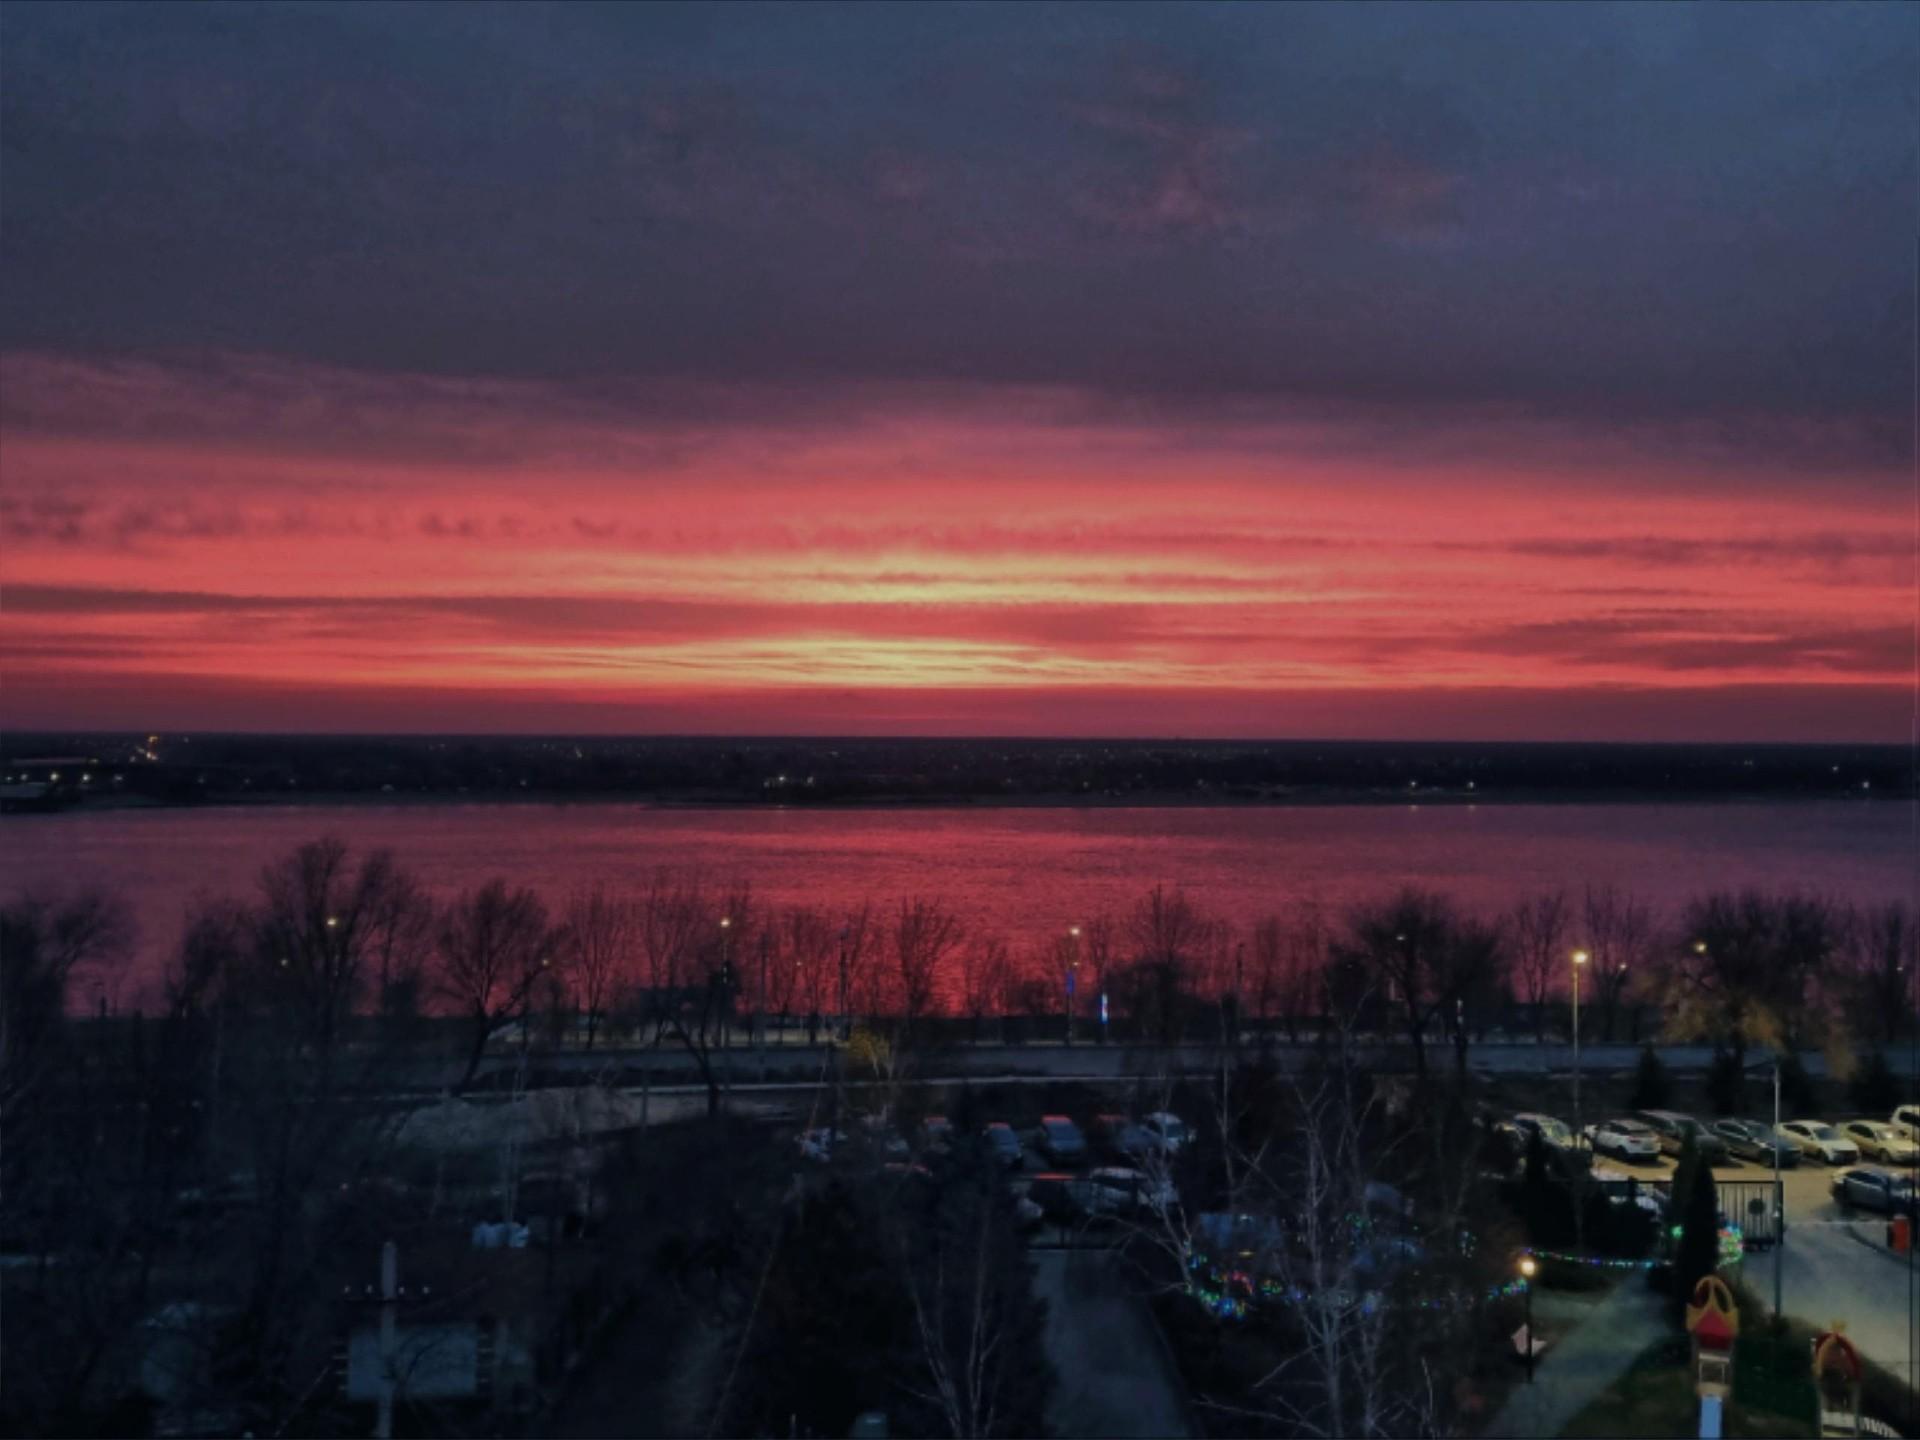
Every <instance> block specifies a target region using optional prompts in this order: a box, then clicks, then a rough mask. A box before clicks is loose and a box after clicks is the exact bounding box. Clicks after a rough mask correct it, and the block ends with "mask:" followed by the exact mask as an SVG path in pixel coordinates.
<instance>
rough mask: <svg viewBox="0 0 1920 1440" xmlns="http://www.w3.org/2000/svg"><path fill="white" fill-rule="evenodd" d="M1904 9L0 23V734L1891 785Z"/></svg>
mask: <svg viewBox="0 0 1920 1440" xmlns="http://www.w3.org/2000/svg"><path fill="white" fill-rule="evenodd" d="M1917 75H1920V9H1916V8H1915V7H1910V6H1881V5H1871V6H1849V5H1835V6H1825V7H1817V8H1815V7H1801V6H1795V5H1761V6H1742V5H1727V6H1712V7H1708V6H1647V5H1626V6H1621V7H1612V6H1607V5H1601V4H1591V5H1580V6H1561V5H1543V6H1539V7H1528V6H1515V5H1500V6H1491V5H1462V6H1451V5H1422V6H1411V7H1410V6H1401V5H1392V4H1386V5H1371V6H1354V7H1335V6H1330V5H1313V6H1306V5H1302V6H1294V7H1248V6H1228V7H1211V6H1206V5H1194V4H1187V5H1180V6H1174V7H1157V6H1152V5H1122V6H1097V5H1086V6H1068V7H1052V6H1045V5H1022V6H969V5H950V6H940V7H910V6H845V7H843V6H836V5H823V4H813V5H806V6H801V7H788V6H750V5H725V6H713V7H697V6H694V7H682V6H673V5H652V6H646V7H635V8H622V7H616V6H612V5H583V6H572V5H558V6H542V7H534V6H499V7H495V6H486V5H477V6H464V7H455V6H387V5H381V4H356V5H335V4H326V5H302V4H280V5H275V6H272V7H264V8H263V7H255V6H251V5H239V6H234V5H217V4H213V5H197V6H191V7H189V6H158V5H137V6H131V7H119V6H114V5H106V4H96V5H84V6H82V5H73V6H63V5H36V6H25V5H14V6H9V7H7V8H6V9H5V10H0V542H3V544H0V723H4V724H6V725H9V726H13V727H17V728H25V727H33V728H41V727H45V728H67V727H73V728H88V729H142V730H146V729H152V730H182V729H189V730H190V729H202V730H206V729H214V730H240V729H250V730H299V731H312V730H346V731H521V732H524V731H529V730H554V731H568V732H577V733H601V732H604V733H655V732H672V733H690V732H714V733H758V734H807V733H822V734H914V733H925V734H940V735H953V734H1022V735H1062V734H1085V735H1101V736H1187V737H1196V738H1197V737H1206V736H1220V737H1274V738H1284V737H1293V736H1302V737H1306V736H1316V737H1317V736H1334V737H1348V738H1380V739H1391V738H1414V737H1431V738H1457V739H1476V738H1478V739H1528V738H1534V739H1605V740H1625V739H1650V740H1761V739H1771V740H1826V739H1831V740H1889V741H1891V740H1900V739H1903V738H1905V736H1906V735H1907V734H1908V729H1909V725H1910V724H1911V716H1912V713H1913V706H1914V697H1915V668H1914V667H1915V654H1916V649H1915V613H1916V599H1920V589H1917V588H1916V576H1915V555H1916V536H1917V535H1920V524H1917V520H1916V516H1917V515H1920V512H1917V511H1916V500H1915V467H1914V441H1915V435H1914V414H1915V409H1914V404H1915V402H1914V395H1915V360H1914V356H1915V310H1916V293H1915V257H1916V240H1915V236H1916V226H1915V219H1916V208H1917V206H1916V200H1917V195H1920V191H1917V189H1916V167H1915V156H1916V132H1917V131H1920V107H1917V105H1916V87H1917V86H1920V81H1917V80H1916V76H1917Z"/></svg>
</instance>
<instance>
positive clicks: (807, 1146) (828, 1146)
mask: <svg viewBox="0 0 1920 1440" xmlns="http://www.w3.org/2000/svg"><path fill="white" fill-rule="evenodd" d="M793 1139H794V1144H796V1145H798V1146H799V1147H800V1153H801V1155H803V1156H804V1157H805V1158H807V1159H808V1160H831V1159H832V1158H833V1152H834V1151H835V1150H837V1149H839V1148H840V1147H841V1146H842V1145H844V1144H846V1141H847V1132H846V1131H844V1130H827V1129H819V1130H802V1131H801V1132H800V1133H799V1134H798V1135H796V1136H794V1137H793Z"/></svg>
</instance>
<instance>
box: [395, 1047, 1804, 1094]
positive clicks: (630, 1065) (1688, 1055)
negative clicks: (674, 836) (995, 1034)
mask: <svg viewBox="0 0 1920 1440" xmlns="http://www.w3.org/2000/svg"><path fill="white" fill-rule="evenodd" d="M1221 1051H1222V1047H1221V1046H1218V1045H1182V1046H1174V1047H1162V1046H1158V1045H1144V1044H1129V1045H1099V1044H1086V1043H1082V1044H1079V1045H1062V1044H1058V1043H1047V1044H1033V1045H1000V1044H983V1045H953V1046H946V1047H942V1048H938V1049H931V1050H928V1051H926V1052H924V1053H922V1054H919V1055H917V1056H916V1057H915V1062H916V1064H917V1066H918V1067H919V1068H920V1069H921V1070H923V1071H929V1072H938V1073H939V1074H941V1075H943V1076H952V1077H955V1078H958V1077H961V1076H965V1077H968V1078H972V1079H980V1078H982V1077H991V1076H1004V1075H1044V1076H1049V1077H1052V1078H1054V1079H1087V1080H1113V1079H1126V1078H1130V1077H1132V1076H1136V1075H1153V1074H1161V1073H1165V1072H1168V1071H1174V1072H1178V1073H1196V1072H1205V1071H1210V1070H1215V1069H1217V1068H1218V1067H1219V1065H1220V1061H1221ZM1242 1053H1243V1054H1247V1055H1267V1056H1271V1057H1272V1059H1273V1060H1274V1061H1275V1062H1276V1063H1277V1064H1279V1065H1280V1066H1282V1067H1283V1068H1287V1069H1298V1068H1301V1067H1303V1066H1305V1065H1306V1064H1307V1063H1309V1062H1310V1061H1311V1060H1312V1059H1313V1058H1314V1057H1315V1056H1316V1055H1317V1054H1318V1053H1319V1052H1318V1050H1317V1049H1316V1047H1315V1046H1313V1045H1312V1044H1309V1043H1305V1042H1302V1043H1299V1044H1288V1043H1286V1042H1276V1043H1273V1044H1271V1045H1267V1046H1262V1045H1259V1044H1256V1043H1255V1042H1254V1041H1253V1040H1251V1039H1249V1040H1248V1042H1247V1043H1246V1045H1245V1046H1244V1047H1243V1050H1242ZM1658 1053H1659V1055H1660V1058H1661V1059H1662V1060H1663V1061H1664V1062H1665V1064H1666V1066H1667V1068H1668V1069H1669V1070H1671V1071H1673V1072H1675V1073H1693V1072H1699V1071H1704V1070H1705V1069H1706V1068H1707V1066H1708V1064H1709V1063H1710V1062H1711V1060H1712V1058H1713V1053H1712V1051H1711V1050H1710V1049H1709V1048H1707V1047H1706V1046H1702V1045H1664V1046H1660V1047H1658ZM520 1058H521V1057H520V1055H519V1054H518V1052H516V1051H511V1050H504V1049H503V1050H498V1051H495V1052H494V1053H493V1054H491V1055H489V1056H488V1057H487V1058H486V1060H485V1061H483V1062H482V1064H481V1068H480V1085H481V1088H483V1089H485V1088H489V1087H491V1088H496V1089H497V1088H499V1087H502V1086H508V1085H511V1084H512V1083H513V1080H514V1076H515V1072H516V1071H518V1070H519V1068H520ZM1358 1058H1359V1059H1360V1060H1361V1062H1362V1063H1364V1064H1366V1065H1367V1066H1369V1067H1370V1068H1373V1069H1376V1070H1386V1071H1396V1072H1405V1071H1408V1070H1411V1069H1412V1051H1411V1050H1410V1049H1409V1048H1408V1047H1407V1046H1406V1045H1404V1044H1402V1043H1399V1042H1397V1041H1381V1042H1375V1043H1368V1044H1364V1045H1362V1046H1361V1047H1359V1050H1358ZM1639 1058H1640V1048H1639V1047H1638V1046H1636V1045H1585V1046H1582V1047H1581V1052H1580V1060H1581V1069H1582V1071H1583V1072H1585V1073H1586V1074H1587V1075H1588V1076H1589V1077H1592V1078H1596V1079H1597V1078H1598V1077H1600V1076H1602V1075H1607V1074H1623V1073H1626V1072H1629V1071H1631V1070H1632V1069H1633V1068H1634V1066H1635V1065H1636V1064H1637V1063H1638V1062H1639ZM713 1061H714V1064H715V1066H716V1068H718V1069H720V1070H722V1071H724V1072H726V1073H729V1074H731V1076H732V1078H733V1080H734V1081H735V1082H736V1083H743V1082H749V1081H755V1080H759V1079H761V1078H765V1079H768V1080H792V1079H797V1078H800V1077H802V1076H805V1075H814V1074H819V1073H821V1072H822V1071H823V1070H825V1069H826V1067H827V1065H828V1063H829V1054H828V1049H827V1047H826V1046H824V1045H807V1044H803V1043H793V1042H783V1043H773V1044H769V1045H767V1046H766V1047H765V1048H764V1049H756V1048H754V1047H753V1046H752V1045H751V1044H750V1043H748V1042H746V1041H744V1040H741V1041H738V1042H736V1043H735V1044H734V1045H733V1046H731V1047H730V1048H728V1049H726V1050H716V1051H715V1052H714V1054H713ZM1801 1061H1802V1063H1803V1064H1804V1065H1805V1066H1806V1069H1807V1072H1808V1073H1809V1074H1811V1075H1815V1076H1819V1075H1824V1074H1825V1073H1826V1057H1825V1056H1824V1055H1821V1054H1819V1053H1818V1052H1809V1053H1807V1054H1805V1055H1803V1056H1801ZM1452 1063H1453V1057H1452V1053H1451V1051H1449V1050H1447V1049H1445V1048H1444V1047H1441V1046H1438V1045H1435V1044H1429V1046H1428V1049H1427V1064H1428V1066H1429V1067H1430V1068H1433V1069H1435V1070H1441V1069H1445V1068H1447V1067H1449V1066H1451V1065H1452ZM1468 1064H1469V1065H1470V1066H1471V1067H1472V1068H1473V1069H1474V1070H1475V1071H1476V1072H1478V1073H1481V1074H1487V1075H1539V1076H1549V1075H1553V1076H1564V1075H1567V1074H1570V1073H1571V1072H1572V1069H1573V1051H1572V1048H1571V1047H1569V1046H1567V1045H1559V1044H1549V1045H1536V1044H1533V1043H1532V1042H1531V1041H1524V1042H1491V1041H1490V1042H1486V1043H1483V1044H1479V1045H1475V1046H1474V1047H1473V1049H1472V1050H1471V1051H1470V1052H1469V1054H1468ZM463 1069H464V1065H463V1064H462V1063H457V1062H454V1061H451V1060H444V1059H443V1060H434V1061H402V1062H398V1063H397V1064H396V1065H395V1066H393V1067H392V1068H391V1069H389V1070H388V1071H387V1072H386V1073H385V1075H384V1079H383V1083H384V1084H386V1085H389V1086H391V1088H392V1089H394V1090H396V1091H398V1090H406V1091H411V1092H417V1093H440V1092H442V1091H445V1090H447V1089H449V1088H451V1087H452V1086H454V1085H455V1084H457V1083H458V1082H459V1080H460V1077H461V1072H462V1070H463ZM642 1070H646V1071H648V1072H651V1074H652V1075H653V1077H654V1083H655V1084H663V1083H672V1079H673V1078H674V1077H684V1078H687V1079H692V1078H695V1076H696V1071H697V1067H696V1065H695V1062H694V1059H693V1057H692V1056H691V1055H689V1054H688V1053H687V1052H686V1051H685V1050H684V1049H683V1048H681V1047H679V1046H677V1045H673V1044H666V1045H662V1046H659V1047H631V1046H622V1047H618V1048H611V1049H609V1048H601V1049H597V1050H590V1051H589V1050H561V1051H557V1052H555V1051H546V1052H542V1051H535V1052H533V1053H531V1054H530V1055H529V1056H528V1057H527V1073H526V1076H525V1080H526V1083H527V1084H528V1086H529V1087H530V1088H539V1087H541V1086H545V1085H551V1084H554V1083H556V1082H558V1081H561V1080H562V1079H563V1077H570V1076H575V1075H595V1076H599V1077H602V1078H603V1079H604V1080H606V1081H607V1082H608V1083H611V1084H615V1085H621V1086H626V1085H637V1084H639V1080H640V1072H641V1071H642Z"/></svg>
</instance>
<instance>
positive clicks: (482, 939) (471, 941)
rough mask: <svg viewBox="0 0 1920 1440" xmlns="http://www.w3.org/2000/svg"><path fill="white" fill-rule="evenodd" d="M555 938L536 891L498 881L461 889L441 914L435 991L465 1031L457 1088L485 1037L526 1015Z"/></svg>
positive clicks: (469, 1079)
mask: <svg viewBox="0 0 1920 1440" xmlns="http://www.w3.org/2000/svg"><path fill="white" fill-rule="evenodd" d="M554 938H555V937H554V932H553V931H552V929H551V928H550V927H549V926H548V924H547V907H546V906H545V905H544V904H542V903H541V900H540V897H539V896H538V895H536V894H534V893H533V891H531V890H527V889H524V888H523V889H510V888H509V887H508V885H507V882H506V881H505V880H498V879H496V880H490V881H488V882H487V883H486V884H485V885H482V886H481V887H480V888H479V889H478V890H472V891H468V892H467V893H466V894H464V895H462V896H460V898H459V899H457V900H455V901H454V902H453V903H452V904H451V905H449V906H448V907H447V909H446V911H445V913H443V914H442V915H441V917H440V928H439V934H438V936H437V939H436V948H437V950H438V953H439V960H440V973H439V983H440V991H441V994H442V995H443V996H444V997H445V998H446V1000H447V1001H448V1003H449V1004H451V1005H452V1006H453V1007H454V1009H455V1010H456V1011H457V1012H458V1013H459V1014H461V1015H463V1016H465V1017H466V1020H467V1026H468V1033H469V1042H468V1051H467V1066H466V1070H465V1071H464V1073H463V1074H462V1076H461V1079H460V1083H459V1085H458V1087H457V1088H458V1089H460V1090H465V1089H466V1088H467V1087H468V1086H469V1085H471V1084H472V1083H473V1078H474V1076H475V1075H477V1074H478V1073H479V1070H480V1062H481V1060H482V1058H483V1057H484V1056H485V1055H486V1051H487V1042H488V1041H490V1040H492V1039H493V1037H494V1036H495V1035H497V1034H499V1033H500V1031H501V1030H503V1029H504V1028H506V1027H507V1026H508V1025H510V1024H512V1023H514V1022H515V1021H522V1022H524V1021H525V1020H526V1019H527V1013H528V1002H529V1001H530V999H531V998H532V995H533V991H534V987H535V986H536V985H537V984H538V983H539V982H540V979H541V977H542V976H543V975H544V974H546V973H548V972H549V971H550V970H551V969H552V966H553V956H554V948H555V946H554Z"/></svg>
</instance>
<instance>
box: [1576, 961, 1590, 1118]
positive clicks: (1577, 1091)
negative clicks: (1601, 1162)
mask: <svg viewBox="0 0 1920 1440" xmlns="http://www.w3.org/2000/svg"><path fill="white" fill-rule="evenodd" d="M1587 960H1588V955H1587V952H1586V951H1584V950H1576V951H1574V952H1573V1143H1574V1144H1575V1145H1578V1144H1579V1143H1580V1136H1581V1133H1582V1132H1581V1129H1580V967H1581V966H1583V965H1585V964H1586V963H1587Z"/></svg>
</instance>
